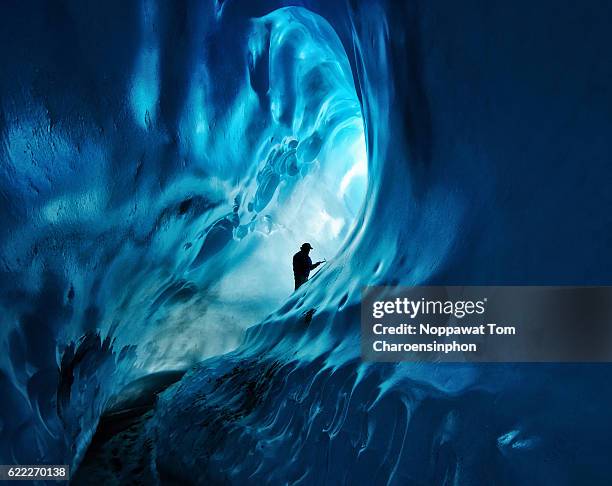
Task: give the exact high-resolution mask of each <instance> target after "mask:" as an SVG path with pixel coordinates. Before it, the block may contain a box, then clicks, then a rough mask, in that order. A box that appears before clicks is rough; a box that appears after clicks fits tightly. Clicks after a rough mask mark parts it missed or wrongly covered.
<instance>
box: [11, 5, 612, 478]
mask: <svg viewBox="0 0 612 486" xmlns="http://www.w3.org/2000/svg"><path fill="white" fill-rule="evenodd" d="M296 3H299V2H296ZM548 4H549V2H548V1H545V2H543V3H540V4H537V5H536V4H534V3H533V2H527V1H526V0H518V1H516V2H512V3H507V2H490V3H488V4H487V5H484V4H479V3H474V2H471V3H470V2H468V3H467V4H465V3H461V2H451V1H444V0H439V1H434V2H419V1H405V2H386V1H382V0H381V1H377V0H372V1H352V0H351V1H347V2H330V1H323V0H321V1H318V0H313V1H309V2H304V6H305V7H307V8H308V9H305V8H296V7H291V8H280V7H284V5H285V4H284V3H283V2H276V1H271V2H261V3H258V2H252V1H250V0H249V1H247V0H243V1H241V0H236V1H231V0H228V1H225V2H222V1H214V2H213V1H210V2H207V1H202V2H193V3H187V2H172V3H167V2H156V1H154V0H143V1H142V2H141V3H140V4H137V3H135V2H119V1H117V2H110V3H107V2H105V3H99V4H95V5H90V8H89V9H87V10H85V9H83V8H80V6H79V4H78V2H64V3H60V4H58V5H59V6H54V7H53V8H52V7H51V6H48V7H46V8H41V9H31V8H28V7H27V6H26V5H24V4H22V3H14V4H10V7H4V6H3V7H2V8H3V9H4V8H6V9H7V13H10V15H2V16H0V19H1V20H0V22H1V24H2V28H1V29H0V32H1V34H0V35H2V42H1V43H0V46H1V47H0V49H2V51H3V59H5V60H6V61H5V66H6V67H8V68H10V69H3V71H2V74H1V75H0V80H1V82H2V84H1V88H2V91H1V93H2V111H1V116H0V135H1V137H2V144H1V145H0V151H1V153H2V161H3V163H2V173H1V174H0V191H1V192H0V193H1V194H2V201H3V202H2V204H1V205H0V212H1V214H2V222H3V225H2V229H1V230H0V231H1V237H0V242H1V247H0V251H1V253H0V254H1V257H2V274H3V278H2V281H1V284H2V300H1V304H2V320H3V325H2V328H1V331H0V332H1V337H2V340H3V343H5V345H6V349H7V353H5V354H3V355H2V357H1V358H0V393H1V396H2V397H3V400H2V403H1V404H0V434H2V435H1V437H2V440H1V442H0V459H2V461H0V462H2V463H15V462H16V463H22V464H25V463H37V462H40V461H42V460H43V459H44V460H45V462H56V463H60V462H70V463H71V464H73V465H77V464H78V463H79V462H80V459H81V458H82V455H83V452H84V450H85V448H86V447H87V444H88V443H89V440H90V438H91V434H92V433H93V431H94V428H95V425H96V422H97V419H98V417H99V415H100V413H101V412H102V409H103V408H104V407H105V404H106V403H107V400H108V398H109V396H110V395H111V394H112V393H113V392H115V391H117V390H119V389H121V388H122V387H123V386H124V385H125V384H127V383H129V382H131V381H133V380H134V379H136V378H138V377H139V376H141V375H143V374H145V373H148V372H153V371H158V370H161V369H171V368H174V367H181V366H184V365H187V364H192V363H194V362H196V361H200V360H201V359H202V358H203V357H205V356H210V355H218V354H219V353H221V352H223V351H226V350H229V349H232V348H234V347H235V346H236V345H238V344H239V339H240V338H239V336H240V334H241V331H242V330H243V329H244V328H245V327H246V326H248V325H249V324H252V323H255V322H256V321H258V320H261V319H263V320H262V322H260V323H259V324H257V325H255V326H253V327H250V328H249V329H248V331H247V333H246V336H245V339H244V342H242V344H241V345H240V346H239V347H238V348H237V349H235V350H234V351H232V352H230V353H226V354H223V355H219V356H215V357H213V358H211V359H209V360H206V361H203V362H200V363H199V364H197V365H196V366H194V367H193V368H192V369H191V370H190V371H189V372H188V373H187V374H186V375H185V377H184V378H183V379H182V380H181V381H180V382H179V383H177V384H176V385H174V386H173V387H171V388H169V389H168V390H167V391H166V392H165V393H164V394H163V396H162V397H161V398H160V400H159V403H158V405H157V407H156V409H155V411H154V412H153V415H152V418H151V419H150V420H149V421H148V423H147V426H146V430H144V431H143V434H144V436H145V437H143V440H144V439H146V440H148V441H149V443H150V444H153V445H152V446H151V449H150V451H149V454H150V455H149V456H148V457H147V459H148V460H149V462H148V465H149V467H150V468H151V469H152V473H151V474H152V476H153V477H155V478H157V479H162V480H163V479H165V478H171V479H173V480H178V481H188V480H192V479H193V478H194V477H197V478H199V479H198V480H200V481H201V482H205V481H209V482H210V481H213V482H215V481H229V482H233V483H236V484H244V483H252V484H261V483H262V482H270V483H284V482H291V483H296V484H299V483H301V484H326V483H327V484H342V483H348V484H361V483H367V484H371V483H372V482H375V483H382V484H533V483H536V484H555V485H559V484H581V483H584V482H587V483H589V484H605V483H606V482H607V481H608V480H609V478H610V477H611V472H610V468H609V465H608V458H609V453H610V446H609V444H608V437H609V436H610V433H611V432H612V420H610V416H609V409H610V405H611V404H612V392H610V390H609V387H607V386H606V383H607V381H608V377H609V373H610V368H609V366H607V365H601V366H595V365H588V366H587V365H582V366H581V365H572V366H569V365H565V366H563V365H545V366H534V365H479V366H476V365H470V364H460V365H459V364H458V365H424V364H401V365H381V364H377V365H374V364H366V363H361V362H360V360H359V355H358V353H359V334H358V332H359V326H358V319H359V316H358V308H357V304H358V299H359V293H360V289H361V288H362V286H364V285H366V284H373V283H388V284H396V283H403V284H421V283H433V284H436V283H447V284H453V283H456V284H589V285H597V284H608V283H609V279H610V275H611V270H612V264H611V263H612V259H611V257H610V252H609V243H610V241H612V224H611V223H612V221H611V217H612V216H610V215H611V214H612V212H610V211H609V208H610V207H612V192H611V191H609V181H610V174H611V169H610V167H609V158H610V157H609V156H610V153H611V150H610V141H609V137H607V136H606V134H607V133H608V132H610V128H612V127H611V126H610V123H611V119H612V117H611V116H610V100H611V99H612V94H611V92H610V84H609V83H607V80H608V79H610V76H611V74H612V67H611V65H610V64H609V63H607V62H606V60H605V58H604V56H602V55H601V54H600V52H599V51H598V50H597V49H593V48H592V47H593V46H605V45H609V44H610V40H611V39H610V30H609V29H608V25H607V22H606V18H607V17H608V16H609V15H608V14H609V13H610V8H609V7H608V6H605V5H603V4H599V5H598V6H589V5H587V4H580V5H578V4H575V5H569V4H558V3H555V4H554V5H552V4H551V5H548ZM595 7H597V8H595ZM279 8H280V9H279ZM323 18H325V19H326V20H323ZM360 108H361V110H362V111H363V124H362V122H361V120H362V118H361V111H360ZM363 130H365V139H364V138H363V136H362V134H363ZM364 145H365V146H367V154H368V155H367V169H366V163H365V159H364V156H363V154H364V150H363V147H364ZM366 170H367V174H366ZM366 177H367V194H366V196H365V201H366V202H365V205H364V206H363V207H361V203H362V201H363V195H364V191H365V182H366ZM323 180H324V181H325V183H323V182H322V181H323ZM313 215H314V216H316V217H313V218H312V219H309V217H310V216H313ZM353 218H356V224H355V225H354V226H352V228H353V229H352V230H351V229H350V228H351V223H350V222H351V221H352V219H353ZM304 234H308V235H313V236H308V239H311V240H313V242H314V243H316V244H315V245H313V246H316V247H317V248H318V250H319V251H321V252H329V253H328V254H327V255H323V256H328V257H329V256H331V255H333V254H334V253H336V251H339V253H338V254H337V255H336V257H335V258H334V260H333V262H331V263H330V265H329V266H327V268H325V270H324V271H322V272H321V273H320V274H318V275H317V276H316V277H315V278H314V279H313V281H311V282H310V283H309V284H307V285H305V286H304V287H303V288H301V289H300V290H299V291H298V292H296V293H294V294H292V295H291V296H290V297H289V298H288V299H285V298H284V297H283V296H284V295H288V294H289V293H290V281H287V282H285V283H282V282H281V280H280V279H281V278H284V277H280V276H281V275H288V276H290V273H289V272H290V270H289V263H288V262H289V260H288V259H285V256H286V255H289V254H290V253H291V251H292V250H293V248H294V247H295V246H296V244H297V243H299V242H301V240H302V239H304V238H303V235H304ZM255 272H256V275H257V276H258V277H257V278H261V279H262V280H264V281H265V282H266V284H265V286H263V285H261V284H259V283H258V282H259V280H255V276H254V274H255ZM268 272H269V273H268ZM288 280H289V279H288ZM234 304H235V305H234ZM272 311H273V312H272ZM270 312H272V314H270V315H268V314H269V313H270ZM266 315H268V316H267V317H265V316H266ZM204 316H205V318H204ZM232 316H238V318H236V317H232ZM249 316H250V317H251V319H248V318H247V317H249ZM245 318H247V319H246V320H245ZM82 336H84V337H82ZM33 444H35V446H33Z"/></svg>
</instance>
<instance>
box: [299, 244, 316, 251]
mask: <svg viewBox="0 0 612 486" xmlns="http://www.w3.org/2000/svg"><path fill="white" fill-rule="evenodd" d="M300 248H301V249H302V250H305V249H306V248H308V249H310V250H312V249H313V248H312V246H310V243H304V244H303V245H302V246H300Z"/></svg>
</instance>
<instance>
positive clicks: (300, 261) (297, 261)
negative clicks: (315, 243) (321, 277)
mask: <svg viewBox="0 0 612 486" xmlns="http://www.w3.org/2000/svg"><path fill="white" fill-rule="evenodd" d="M310 250H312V246H310V243H304V244H303V245H302V246H301V247H300V251H298V252H297V253H296V254H295V255H293V277H294V278H295V290H297V289H299V288H300V287H301V286H302V285H303V284H304V283H306V281H307V280H308V276H309V275H310V271H311V270H314V269H315V268H317V267H318V266H319V265H321V263H323V262H317V263H312V260H311V259H310V257H309V256H308V254H309V253H310Z"/></svg>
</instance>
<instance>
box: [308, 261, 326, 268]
mask: <svg viewBox="0 0 612 486" xmlns="http://www.w3.org/2000/svg"><path fill="white" fill-rule="evenodd" d="M321 263H325V262H323V261H320V262H317V263H313V264H312V265H310V269H311V270H314V269H315V268H317V267H318V266H319V265H321Z"/></svg>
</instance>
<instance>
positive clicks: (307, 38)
mask: <svg viewBox="0 0 612 486" xmlns="http://www.w3.org/2000/svg"><path fill="white" fill-rule="evenodd" d="M248 48H249V53H248V55H247V58H248V60H249V61H248V64H249V65H248V66H247V72H246V75H247V79H246V80H245V83H244V85H243V86H242V88H241V90H240V91H239V92H238V93H237V96H236V97H235V100H234V101H233V103H232V106H231V109H230V110H228V111H227V112H226V114H225V115H224V119H223V121H222V122H218V121H217V122H216V123H215V124H214V125H215V127H216V128H215V129H210V128H209V127H210V126H211V125H212V124H210V123H207V122H206V120H207V119H209V118H210V117H211V116H212V115H211V113H212V108H211V106H210V102H211V101H210V100H214V95H213V94H211V93H210V92H206V89H208V88H207V86H205V87H204V88H203V87H202V86H201V85H198V84H197V83H194V84H193V85H192V89H191V92H192V95H191V96H190V97H189V99H190V101H191V105H189V107H188V109H186V111H185V115H184V117H183V122H182V126H183V131H184V132H185V133H186V134H190V135H189V136H190V137H192V139H191V145H190V148H189V150H190V154H191V155H192V156H196V157H198V156H202V154H206V157H204V156H202V158H201V164H202V165H203V166H204V167H205V168H206V169H207V170H209V171H210V170H213V169H214V170H216V171H217V172H218V174H219V180H218V182H217V185H218V187H220V188H221V189H222V190H223V191H225V192H226V194H227V200H226V204H225V205H223V206H222V207H221V208H219V209H218V210H217V211H216V212H215V211H213V212H211V214H210V215H209V217H208V218H207V224H208V227H207V229H206V230H205V231H204V232H202V231H201V228H199V229H194V231H195V232H194V234H193V236H194V238H193V239H192V240H191V241H194V242H195V244H194V245H193V247H192V249H191V250H190V252H188V253H187V254H186V257H185V258H186V259H185V261H184V266H185V267H186V271H185V275H186V276H187V279H188V280H189V281H199V282H201V283H200V285H199V288H200V291H199V292H198V294H197V296H196V297H195V298H194V299H192V300H191V301H189V302H186V303H183V304H181V305H178V306H173V307H172V308H170V309H168V310H167V311H166V312H162V313H160V312H159V311H157V310H156V311H155V312H156V313H157V314H158V319H160V320H161V319H163V328H164V331H163V332H161V331H160V332H156V333H154V334H152V335H151V338H150V339H151V344H150V346H149V348H148V349H149V350H150V351H151V353H150V355H149V357H147V358H146V359H145V360H144V362H143V363H142V364H143V366H144V367H145V368H146V369H147V371H158V370H160V369H169V368H178V367H182V366H185V365H188V364H191V363H193V362H195V361H198V360H201V359H203V358H205V357H207V356H211V355H216V354H221V353H224V352H227V351H230V350H231V349H233V348H235V347H236V346H238V345H239V344H240V341H241V339H242V333H243V331H244V329H246V328H247V327H249V326H251V325H253V324H255V323H257V322H259V321H260V320H262V319H263V318H265V317H266V315H268V314H269V313H271V312H273V311H274V310H275V309H277V308H278V307H280V306H281V305H282V303H283V302H284V301H285V300H286V299H287V298H288V297H289V296H290V295H291V294H292V292H293V273H292V265H291V261H292V256H293V254H294V253H295V252H296V251H297V250H298V249H299V247H300V245H301V244H302V243H303V242H305V241H308V242H310V243H311V244H312V245H313V247H314V250H313V251H312V253H311V257H312V259H313V261H317V260H322V259H324V258H325V259H328V260H329V259H331V258H333V257H334V255H335V254H336V253H337V252H338V250H339V249H340V247H341V246H342V244H343V243H344V242H345V241H346V238H347V237H348V236H349V234H350V232H351V229H352V227H353V223H354V221H355V219H356V217H357V216H358V214H359V211H360V210H361V207H362V204H363V201H364V197H365V193H366V188H367V156H366V145H365V136H364V127H363V121H362V114H361V107H360V104H359V101H358V98H357V94H356V92H355V86H354V83H353V79H352V74H351V69H350V66H349V63H348V60H347V57H346V54H345V52H344V49H343V47H342V45H341V43H340V41H339V39H338V38H337V36H336V34H335V32H334V31H333V30H332V28H331V27H330V26H329V25H328V24H327V22H326V21H325V20H324V19H323V18H321V17H319V16H317V15H314V14H312V13H311V12H309V11H307V10H305V9H301V8H284V9H280V10H277V11H275V12H273V13H272V14H269V15H267V16H266V17H263V18H261V19H256V20H254V21H253V23H252V30H251V32H250V35H249V40H248ZM196 71H197V69H196ZM196 79H197V80H198V81H202V80H207V78H206V76H205V75H204V74H202V73H198V75H197V76H196ZM208 81H210V80H208ZM213 81H214V80H213ZM213 81H210V82H213ZM262 110H263V111H264V113H263V114H262V113H261V111H262ZM256 120H257V121H261V120H264V121H265V122H266V124H265V127H264V128H263V129H260V131H259V132H256V133H255V134H254V133H253V132H252V130H253V125H254V123H255V121H256ZM262 124H263V122H262ZM220 160H223V162H224V164H223V165H221V164H220ZM232 180H233V181H234V183H233V189H230V188H229V187H230V186H229V183H230V181H232ZM236 182H237V183H236ZM211 248H212V249H211ZM323 271H324V270H323ZM311 277H312V275H311ZM306 291H307V287H306ZM168 328H169V329H170V331H168Z"/></svg>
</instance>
